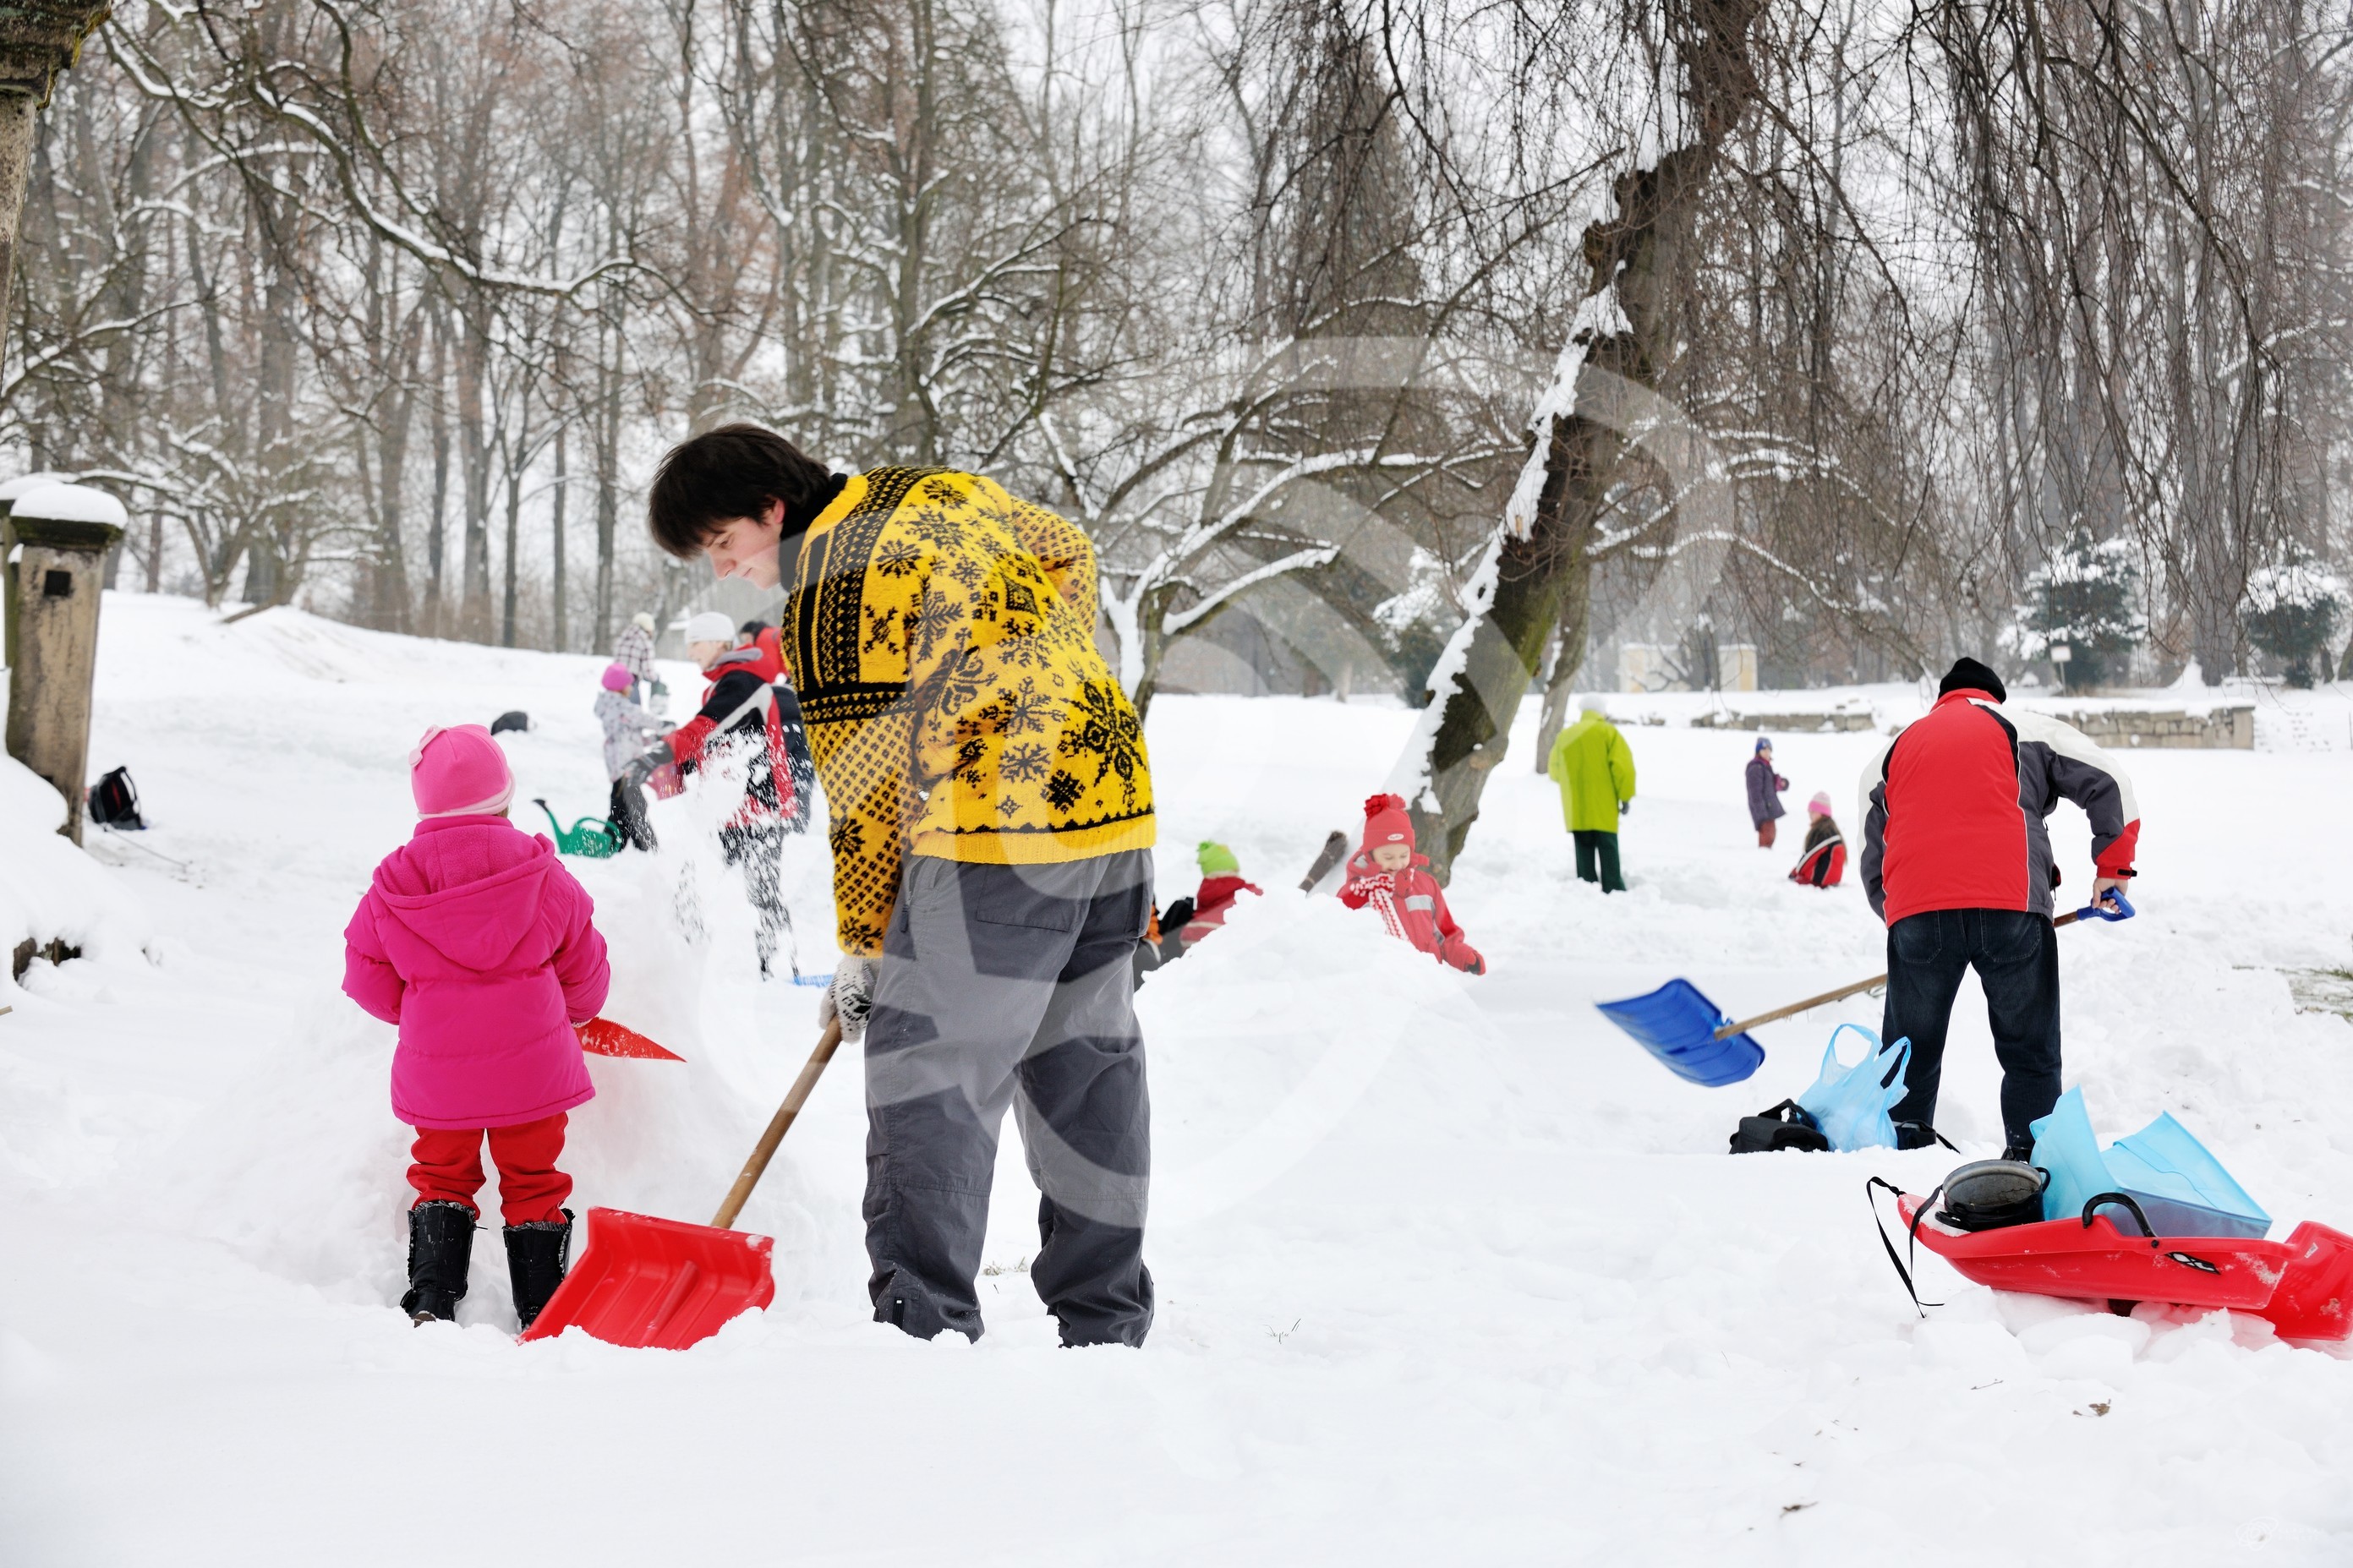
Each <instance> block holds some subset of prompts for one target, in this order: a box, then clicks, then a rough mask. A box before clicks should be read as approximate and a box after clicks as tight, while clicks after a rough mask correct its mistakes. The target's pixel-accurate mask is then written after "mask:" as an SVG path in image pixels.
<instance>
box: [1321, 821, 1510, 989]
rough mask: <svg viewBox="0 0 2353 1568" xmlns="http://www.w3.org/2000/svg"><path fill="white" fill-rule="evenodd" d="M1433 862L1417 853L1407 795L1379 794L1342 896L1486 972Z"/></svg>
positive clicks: (1423, 945)
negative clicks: (1429, 868)
mask: <svg viewBox="0 0 2353 1568" xmlns="http://www.w3.org/2000/svg"><path fill="white" fill-rule="evenodd" d="M1429 864H1430V858H1429V857H1428V856H1426V855H1417V854H1415V853H1414V852H1413V819H1412V818H1411V817H1409V816H1406V812H1405V800H1404V798H1403V797H1402V796H1400V795H1374V796H1373V797H1371V798H1370V799H1368V800H1367V801H1366V802H1365V841H1364V843H1363V845H1362V846H1360V847H1358V848H1357V850H1356V858H1353V859H1351V860H1350V861H1349V862H1348V880H1347V881H1346V882H1345V883H1344V884H1343V885H1342V886H1341V889H1340V901H1341V902H1342V903H1344V904H1345V905H1347V906H1348V907H1349V908H1350V909H1352V910H1361V909H1363V908H1364V907H1365V906H1366V904H1370V905H1372V907H1373V908H1375V909H1377V910H1379V911H1380V914H1381V921H1382V923H1383V924H1385V925H1387V926H1388V928H1389V934H1390V935H1391V936H1401V937H1403V938H1405V940H1406V941H1408V942H1411V943H1413V945H1414V946H1416V947H1418V948H1419V949H1421V951H1422V952H1427V953H1429V954H1430V955H1431V956H1432V957H1434V958H1436V959H1438V960H1439V962H1440V963H1451V964H1452V965H1453V966H1454V967H1455V968H1457V969H1460V970H1462V971H1464V972H1465V973H1471V974H1484V973H1487V961H1486V960H1485V959H1482V958H1481V957H1480V956H1479V950H1478V949H1477V948H1475V947H1472V945H1471V943H1470V941H1469V939H1467V938H1466V937H1464V936H1463V934H1462V928H1461V926H1458V925H1456V924H1455V923H1454V916H1453V914H1452V913H1451V911H1450V910H1448V909H1447V907H1446V894H1445V892H1444V890H1443V889H1440V887H1439V885H1438V879H1437V878H1435V877H1433V876H1431V875H1430V873H1429V872H1427V871H1425V870H1423V869H1422V868H1423V867H1424V866H1427V865H1429Z"/></svg>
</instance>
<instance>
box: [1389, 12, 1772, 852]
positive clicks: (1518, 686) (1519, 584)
mask: <svg viewBox="0 0 2353 1568" xmlns="http://www.w3.org/2000/svg"><path fill="white" fill-rule="evenodd" d="M1764 5H1765V0H1671V3H1670V4H1669V5H1667V7H1666V21H1667V27H1666V33H1667V38H1668V41H1669V43H1670V44H1671V46H1672V50H1673V58H1672V71H1671V73H1662V74H1665V75H1669V76H1670V78H1671V77H1672V75H1673V74H1679V75H1680V77H1681V80H1680V82H1678V83H1676V84H1675V86H1674V92H1675V97H1674V100H1672V101H1662V102H1661V103H1660V104H1659V105H1658V114H1657V118H1658V120H1659V121H1662V122H1663V123H1664V125H1665V126H1666V127H1667V133H1666V134H1664V135H1662V136H1661V137H1660V139H1659V142H1657V143H1655V144H1653V145H1651V146H1649V147H1646V148H1642V149H1640V150H1638V151H1637V152H1636V153H1635V154H1634V156H1633V157H1632V159H1631V160H1630V166H1629V167H1627V168H1626V170H1625V171H1624V172H1623V173H1622V174H1619V175H1618V177H1617V178H1616V180H1615V181H1614V182H1613V183H1612V187H1611V193H1610V194H1611V198H1612V199H1611V202H1610V204H1609V210H1608V211H1607V212H1606V213H1604V214H1603V215H1602V216H1599V217H1597V218H1596V219H1595V220H1594V221H1593V222H1591V223H1590V224H1588V226H1586V230H1585V243H1584V251H1585V258H1586V260H1587V262H1588V265H1589V266H1590V268H1591V274H1590V278H1589V281H1588V288H1587V293H1586V297H1585V300H1584V301H1583V303H1582V304H1581V305H1580V306H1579V307H1578V309H1577V314H1576V317H1575V320H1574V321H1573V322H1572V324H1571V327H1570V331H1569V341H1568V342H1567V346H1565V347H1564V348H1563V349H1562V350H1561V354H1560V359H1559V362H1558V363H1557V364H1556V367H1555V369H1554V372H1553V375H1552V379H1551V382H1550V384H1548V385H1547V386H1546V388H1545V390H1544V392H1543V393H1542V395H1540V396H1539V397H1538V398H1537V400H1536V407H1535V416H1534V417H1533V418H1532V419H1531V420H1530V422H1529V427H1530V436H1531V447H1530V450H1529V454H1528V458H1527V464H1526V466H1525V468H1523V469H1522V470H1521V473H1520V479H1519V483H1518V484H1517V485H1516V486H1515V487H1514V489H1513V492H1512V498H1511V500H1510V502H1509V503H1508V504H1507V505H1506V507H1505V508H1504V516H1503V519H1502V521H1500V522H1499V523H1498V524H1497V526H1496V530H1495V532H1494V535H1493V538H1492V539H1490V540H1489V542H1488V545H1487V549H1486V552H1485V553H1484V554H1483V555H1482V557H1481V559H1480V562H1479V564H1478V567H1477V568H1476V570H1475V571H1474V572H1473V574H1472V578H1471V582H1470V584H1469V588H1468V591H1467V592H1466V594H1465V595H1464V601H1465V603H1464V608H1465V610H1466V611H1467V615H1466V618H1465V619H1464V621H1463V623H1462V625H1461V627H1460V628H1458V629H1457V630H1456V632H1455V634H1454V636H1453V637H1452V638H1451V640H1450V641H1449V642H1448V644H1447V647H1446V651H1445V652H1444V654H1442V655H1441V656H1440V658H1439V661H1438V664H1437V666H1436V668H1433V669H1432V670H1431V671H1430V690H1431V692H1432V693H1433V696H1432V698H1431V700H1430V705H1429V707H1428V708H1427V709H1425V710H1423V713H1422V717H1421V721H1420V722H1419V724H1418V725H1416V726H1415V729H1414V733H1413V737H1412V739H1411V740H1410V741H1409V742H1408V743H1407V746H1406V750H1405V752H1404V754H1403V755H1402V756H1401V757H1400V758H1399V759H1398V767H1397V770H1396V772H1395V773H1393V774H1392V775H1391V778H1390V787H1391V788H1392V789H1394V790H1396V791H1397V792H1398V794H1401V795H1404V796H1405V797H1406V799H1407V801H1408V802H1409V804H1410V805H1411V806H1412V809H1413V815H1414V831H1415V836H1416V837H1417V838H1418V840H1419V845H1420V847H1421V849H1422V851H1423V853H1425V854H1427V855H1428V856H1429V857H1430V866H1431V869H1432V870H1433V871H1434V872H1435V873H1436V874H1437V875H1438V877H1439V878H1440V880H1441V881H1442V880H1444V879H1446V878H1447V876H1448V875H1449V873H1450V871H1451V867H1452V863H1453V858H1454V857H1455V856H1456V855H1457V854H1459V853H1461V848H1462V844H1463V841H1464V839H1465V838H1467V837H1469V835H1470V832H1471V826H1472V823H1473V822H1475V821H1477V820H1478V816H1479V798H1480V795H1482V792H1483V791H1484V790H1485V788H1486V784H1487V776H1488V774H1489V773H1491V772H1493V769H1494V766H1495V764H1496V763H1499V762H1501V761H1502V760H1503V754H1504V744H1505V742H1506V738H1507V737H1508V735H1509V733H1510V731H1511V726H1512V720H1513V718H1514V715H1515V714H1516V713H1517V712H1518V711H1519V705H1520V700H1521V699H1522V698H1523V697H1525V695H1526V693H1527V689H1528V685H1529V682H1530V681H1531V680H1533V679H1535V674H1536V672H1537V671H1538V669H1540V668H1542V666H1543V661H1544V652H1545V644H1546V640H1547V639H1548V638H1549V637H1551V636H1552V634H1553V629H1554V626H1555V625H1556V623H1557V621H1558V620H1559V617H1560V613H1561V594H1562V592H1563V590H1564V588H1568V589H1571V590H1573V591H1575V592H1577V593H1580V594H1581V593H1583V592H1585V584H1586V581H1587V579H1586V574H1584V573H1583V572H1582V571H1581V570H1579V567H1580V565H1581V563H1582V562H1583V560H1584V556H1585V551H1586V548H1587V545H1588V542H1589V540H1590V537H1591V534H1592V531H1593V528H1594V525H1595V523H1596V521H1597V520H1598V519H1599V517H1600V515H1601V512H1602V508H1603V500H1604V495H1605V492H1606V490H1607V489H1608V486H1609V477H1610V473H1611V470H1612V469H1613V468H1615V466H1616V463H1617V459H1618V457H1619V455H1620V451H1621V450H1622V448H1623V445H1624V442H1623V437H1622V436H1621V434H1620V430H1619V429H1618V428H1617V427H1616V426H1617V423H1618V422H1616V421H1612V420H1610V419H1609V418H1607V417H1604V416H1599V409H1598V408H1597V407H1596V406H1595V405H1594V402H1593V400H1594V398H1595V396H1596V392H1595V389H1594V388H1593V387H1592V386H1591V385H1588V376H1587V374H1586V373H1587V371H1588V368H1589V369H1591V370H1594V371H1599V372H1605V373H1607V374H1609V375H1612V376H1616V377H1619V378H1621V379H1623V380H1624V381H1628V382H1631V383H1634V384H1637V385H1639V386H1641V387H1645V388H1650V387H1655V386H1656V385H1657V384H1658V382H1659V379H1660V375H1661V373H1662V370H1663V369H1664V368H1665V365H1666V363H1667V361H1668V358H1669V350H1670V347H1671V343H1672V303H1673V300H1672V289H1673V284H1674V280H1675V279H1676V277H1677V275H1678V271H1679V263H1680V260H1681V257H1680V254H1679V252H1680V247H1681V246H1682V244H1683V239H1684V237H1685V236H1686V235H1687V234H1688V232H1689V230H1690V226H1691V224H1692V221H1693V217H1694V214H1695V211H1696V209H1697V206H1698V203H1699V199H1700V195H1701V193H1702V191H1703V189H1704V186H1705V184H1706V183H1707V179H1708V176H1709V174H1711V173H1712V172H1713V170H1714V168H1715V160H1716V153H1717V149H1718V148H1719V147H1720V146H1721V144H1722V142H1723V141H1724V138H1725V136H1726V135H1727V134H1729V133H1730V132H1731V131H1732V130H1733V128H1734V127H1735V126H1736V124H1737V123H1738V122H1739V121H1740V118H1741V116H1742V114H1743V113H1744V112H1745V111H1746V109H1747V108H1748V105H1749V103H1750V102H1751V100H1754V99H1755V98H1756V96H1757V77H1756V73H1755V71H1754V69H1753V68H1752V66H1751V63H1750V60H1749V30H1750V28H1751V26H1753V24H1754V23H1755V22H1756V20H1757V16H1758V14H1759V13H1760V12H1761V11H1762V10H1763V8H1764ZM1664 90H1665V89H1664V88H1663V86H1662V93H1663V91H1664ZM1578 613H1579V616H1580V617H1581V616H1582V609H1581V607H1580V609H1579V612H1578Z"/></svg>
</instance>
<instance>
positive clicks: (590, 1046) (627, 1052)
mask: <svg viewBox="0 0 2353 1568" xmlns="http://www.w3.org/2000/svg"><path fill="white" fill-rule="evenodd" d="M580 1048H581V1049H582V1050H584V1051H586V1052H587V1053H588V1054H589V1055H590V1056H592V1057H636V1058H639V1059H640V1060H644V1061H655V1062H682V1061H684V1060H686V1058H684V1057H682V1056H680V1055H679V1054H678V1053H677V1052H676V1051H673V1050H666V1049H664V1048H663V1047H660V1046H658V1045H656V1044H655V1043H654V1042H653V1041H651V1040H649V1039H648V1038H646V1037H644V1036H643V1035H640V1034H639V1033H638V1032H637V1031H636V1030H635V1029H625V1028H623V1027H622V1026H620V1025H618V1024H616V1023H615V1022H613V1020H612V1019H610V1018H591V1019H589V1020H588V1021H587V1022H586V1023H585V1024H583V1025H581V1026H580Z"/></svg>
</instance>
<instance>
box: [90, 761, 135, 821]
mask: <svg viewBox="0 0 2353 1568" xmlns="http://www.w3.org/2000/svg"><path fill="white" fill-rule="evenodd" d="M83 801H84V804H85V805H86V807H87V809H88V810H89V812H90V820H91V821H92V822H95V823H97V824H98V825H99V826H100V827H132V828H142V827H145V826H147V825H146V824H145V823H143V822H142V821H140V820H139V790H138V787H137V786H136V785H134V784H132V782H131V770H130V769H129V768H117V769H115V770H114V771H113V772H112V773H108V774H107V775H106V776H105V777H104V778H102V779H100V780H99V781H98V782H97V783H96V784H92V785H90V793H89V794H88V795H85V796H83Z"/></svg>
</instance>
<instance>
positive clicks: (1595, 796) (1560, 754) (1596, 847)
mask: <svg viewBox="0 0 2353 1568" xmlns="http://www.w3.org/2000/svg"><path fill="white" fill-rule="evenodd" d="M1577 708H1578V710H1579V711H1578V713H1577V722H1576V723H1574V724H1571V725H1570V726H1569V727H1568V728H1567V729H1566V730H1563V731H1561V732H1560V738H1559V739H1557V740H1556V741H1555V742H1553V743H1552V756H1551V757H1550V758H1549V759H1548V760H1547V761H1546V764H1545V772H1546V773H1549V774H1550V775H1551V776H1552V782H1553V783H1555V784H1558V785H1559V786H1560V815H1561V817H1562V819H1563V820H1564V821H1566V822H1567V825H1568V832H1569V837H1572V838H1574V839H1576V840H1577V877H1578V878H1579V879H1581V880H1584V881H1588V882H1597V881H1598V882H1599V883H1600V884H1601V890H1602V891H1603V892H1605V893H1622V892H1624V891H1625V890H1626V879H1625V878H1624V876H1622V875H1621V874H1620V871H1619V869H1618V819H1619V818H1620V817H1621V816H1625V815H1626V808H1627V807H1628V806H1630V805H1633V804H1634V753H1633V752H1630V751H1629V750H1627V749H1626V737H1625V736H1623V735H1621V734H1620V733H1619V732H1618V726H1617V725H1615V724H1612V723H1611V722H1610V721H1609V710H1608V708H1607V706H1606V705H1605V704H1604V703H1603V702H1602V700H1601V699H1600V698H1599V697H1588V698H1586V699H1585V700H1582V701H1580V702H1579V703H1578V704H1577ZM1597 859H1598V860H1599V862H1600V866H1599V871H1598V873H1597V870H1596V868H1595V865H1594V862H1595V861H1596V860H1597Z"/></svg>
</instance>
